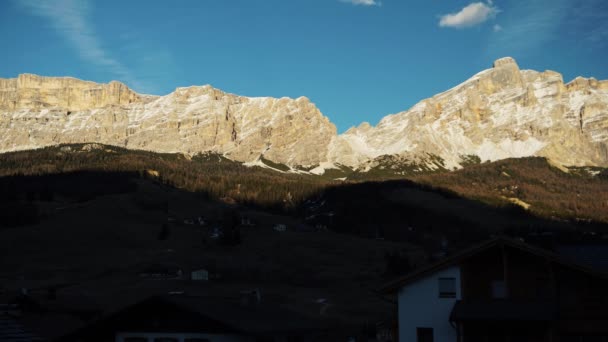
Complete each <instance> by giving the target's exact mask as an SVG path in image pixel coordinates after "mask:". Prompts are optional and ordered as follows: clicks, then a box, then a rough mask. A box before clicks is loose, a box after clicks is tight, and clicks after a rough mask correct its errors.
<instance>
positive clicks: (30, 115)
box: [0, 57, 608, 171]
mask: <svg viewBox="0 0 608 342" xmlns="http://www.w3.org/2000/svg"><path fill="white" fill-rule="evenodd" d="M0 113H1V115H0V151H12V150H20V149H29V148H37V147H42V146H48V145H54V144H60V143H81V142H99V143H104V144H111V145H118V146H123V147H127V148H135V149H145V150H152V151H159V152H182V153H189V154H196V153H201V152H215V153H222V154H223V155H224V156H226V157H228V158H231V159H234V160H238V161H243V162H253V161H256V160H258V159H260V158H262V157H263V158H264V159H265V160H270V161H273V162H277V163H283V164H287V165H290V166H317V165H322V166H323V167H332V165H337V164H340V165H345V166H349V167H352V168H359V169H371V168H373V167H374V165H376V164H378V163H383V165H384V164H386V163H388V162H392V161H395V162H403V163H407V162H409V161H411V162H415V164H416V165H423V164H424V161H425V159H428V160H429V165H427V166H428V168H431V169H432V168H435V167H438V166H441V167H444V168H448V169H452V168H458V167H461V166H462V164H463V162H464V161H467V160H472V159H479V160H481V161H485V160H498V159H503V158H512V157H516V158H517V157H527V156H543V157H547V158H549V159H551V160H553V161H555V162H557V163H560V164H564V165H600V166H607V165H608V81H598V80H596V79H594V78H583V77H577V78H575V79H574V80H572V81H570V82H568V83H564V80H563V77H562V75H561V74H559V73H558V72H555V71H549V70H547V71H543V72H538V71H534V70H525V69H520V68H519V66H518V64H517V62H516V61H515V60H514V59H513V58H511V57H505V58H500V59H498V60H496V61H495V62H494V63H493V64H492V67H491V68H489V69H486V70H483V71H481V72H479V73H477V74H475V75H473V76H472V77H471V78H469V79H468V80H465V81H464V82H463V83H461V84H459V85H456V86H455V87H453V88H451V89H449V90H447V91H445V92H442V93H439V94H437V95H434V96H432V97H430V98H427V99H424V100H422V101H420V102H419V103H417V104H416V105H414V106H413V107H412V108H410V109H409V110H406V111H403V112H400V113H396V114H391V115H388V116H386V117H384V118H383V119H382V120H380V122H379V123H378V124H377V125H376V126H372V125H370V124H369V123H366V122H364V123H362V124H361V125H359V126H357V127H352V128H351V129H349V130H348V131H346V132H345V133H343V134H341V135H337V134H336V128H335V126H334V125H333V124H332V123H331V122H330V121H329V119H328V118H327V117H325V116H323V114H322V113H321V112H320V111H319V110H318V108H317V107H316V106H315V105H314V103H312V102H311V101H310V100H309V99H308V98H306V97H303V96H302V97H299V98H297V99H292V98H287V97H283V98H272V97H245V96H239V95H235V94H230V93H227V92H224V91H222V90H220V89H217V88H214V87H212V86H211V85H203V86H190V87H180V88H177V89H176V90H175V91H174V92H172V93H170V94H168V95H165V96H149V95H141V94H137V93H136V92H134V91H132V90H131V89H129V88H128V87H127V86H125V85H124V84H122V83H120V82H114V81H113V82H110V83H108V84H98V83H94V82H89V81H81V80H78V79H75V78H71V77H43V76H37V75H32V74H22V75H19V76H18V77H17V78H14V79H0ZM323 167H321V168H323ZM315 170H316V169H315ZM317 171H319V170H317Z"/></svg>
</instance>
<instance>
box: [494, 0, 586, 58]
mask: <svg viewBox="0 0 608 342" xmlns="http://www.w3.org/2000/svg"><path fill="white" fill-rule="evenodd" d="M573 3H574V2H573V1H571V0H551V1H544V0H530V1H522V2H518V3H517V5H516V6H513V7H511V8H509V15H508V16H507V18H506V20H505V21H504V22H502V23H501V24H502V26H501V30H498V31H496V33H495V34H494V35H492V37H491V40H490V41H489V44H488V52H489V53H490V54H491V55H492V56H493V57H497V56H507V55H508V56H522V55H524V54H530V53H534V52H535V51H539V50H542V48H543V47H544V46H545V44H546V43H548V42H551V41H554V40H558V39H563V38H564V37H563V36H562V34H561V33H560V28H561V26H562V25H563V23H564V20H566V18H567V16H568V14H569V12H571V9H572V4H573Z"/></svg>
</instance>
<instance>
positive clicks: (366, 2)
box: [340, 0, 381, 6]
mask: <svg viewBox="0 0 608 342" xmlns="http://www.w3.org/2000/svg"><path fill="white" fill-rule="evenodd" d="M340 2H345V3H349V4H352V5H360V6H380V5H381V3H380V1H376V0H340Z"/></svg>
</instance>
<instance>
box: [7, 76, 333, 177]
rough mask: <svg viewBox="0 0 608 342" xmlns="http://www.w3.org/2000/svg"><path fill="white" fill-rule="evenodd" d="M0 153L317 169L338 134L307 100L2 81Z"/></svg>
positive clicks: (205, 89) (69, 81) (63, 81)
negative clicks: (203, 159)
mask: <svg viewBox="0 0 608 342" xmlns="http://www.w3.org/2000/svg"><path fill="white" fill-rule="evenodd" d="M0 113H1V115H0V151H13V150H22V149H30V148H36V147H42V146H48V145H54V144H60V143H80V142H98V143H104V144H112V145H118V146H124V147H127V148H136V149H145V150H152V151H157V152H182V153H192V154H195V153H199V152H206V151H213V152H218V153H223V154H225V155H226V156H227V157H229V158H232V159H235V160H239V161H250V160H255V159H257V158H259V157H260V156H261V155H263V156H264V158H266V159H269V160H273V161H276V162H279V163H284V164H289V165H302V166H309V165H318V164H320V163H321V162H323V161H325V160H326V159H327V147H328V145H329V142H330V140H331V138H332V137H333V136H335V135H336V128H335V126H334V125H333V124H332V123H331V122H330V121H329V120H328V119H327V118H326V117H324V116H323V115H322V114H321V112H320V111H319V110H318V109H317V108H316V107H315V105H314V104H313V103H311V102H310V101H309V100H308V99H307V98H305V97H301V98H298V99H289V98H281V99H275V98H248V97H242V96H237V95H233V94H227V93H225V92H222V91H220V90H218V89H215V88H212V87H211V86H201V87H188V88H178V89H176V90H175V92H173V93H171V94H169V95H166V96H148V95H139V94H137V93H135V92H133V91H132V90H130V89H129V88H127V87H126V86H125V85H123V84H121V83H119V82H110V83H109V84H97V83H93V82H86V81H81V80H77V79H74V78H67V77H66V78H58V77H40V76H35V75H20V76H19V77H18V78H16V79H0Z"/></svg>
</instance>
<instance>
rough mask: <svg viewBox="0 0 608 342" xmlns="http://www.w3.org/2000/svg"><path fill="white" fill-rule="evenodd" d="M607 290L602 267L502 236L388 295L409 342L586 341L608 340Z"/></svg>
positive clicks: (404, 281) (416, 275) (395, 285)
mask: <svg viewBox="0 0 608 342" xmlns="http://www.w3.org/2000/svg"><path fill="white" fill-rule="evenodd" d="M571 254H578V255H583V256H588V254H589V253H583V252H581V251H576V250H575V251H571ZM607 289H608V273H606V272H604V271H602V270H598V269H597V268H593V267H591V266H590V265H586V264H583V263H580V262H578V261H576V260H574V259H572V258H571V257H567V256H564V255H559V254H556V253H552V252H548V251H546V250H543V249H540V248H537V247H533V246H531V245H528V244H525V243H522V242H519V241H515V240H511V239H505V238H496V239H493V240H490V241H487V242H485V243H482V244H480V245H478V246H475V247H473V248H470V249H467V250H465V251H462V252H460V253H458V254H455V255H453V256H451V257H448V258H445V259H443V260H440V261H439V262H437V263H435V264H432V265H430V266H428V267H425V268H423V269H419V270H416V271H414V272H413V273H411V274H409V275H406V276H405V277H402V278H400V279H398V280H396V281H394V282H392V283H390V284H388V285H387V286H386V287H385V288H384V289H383V290H384V292H386V293H394V294H397V302H398V311H399V314H398V316H399V319H398V336H399V341H402V342H405V341H408V342H411V341H417V342H434V341H437V342H448V341H453V342H477V341H546V342H553V341H556V342H557V341H562V342H566V341H568V342H570V341H577V342H582V341H608V290H607Z"/></svg>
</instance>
